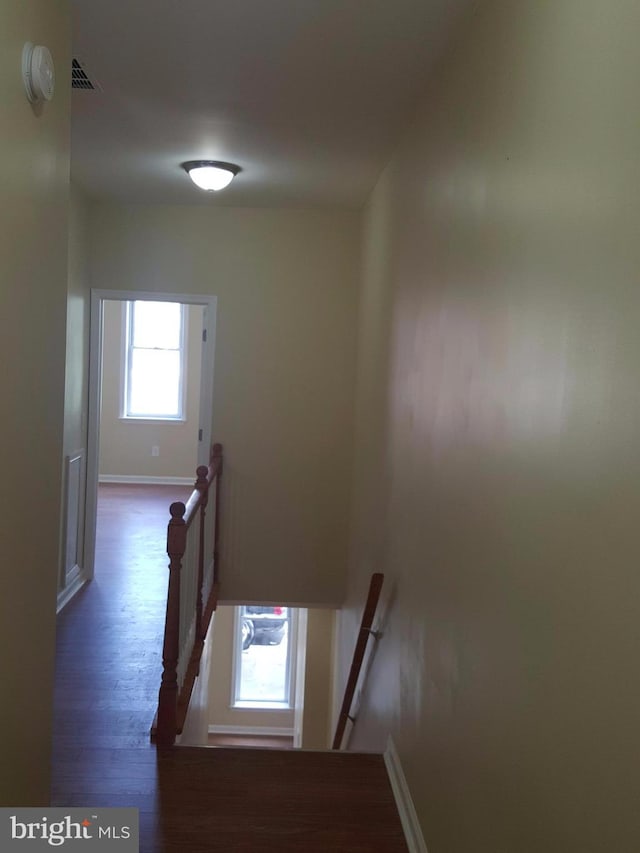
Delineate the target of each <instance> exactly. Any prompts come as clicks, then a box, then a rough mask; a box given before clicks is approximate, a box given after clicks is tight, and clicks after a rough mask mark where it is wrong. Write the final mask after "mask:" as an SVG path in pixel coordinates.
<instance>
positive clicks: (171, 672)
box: [156, 501, 187, 746]
mask: <svg viewBox="0 0 640 853" xmlns="http://www.w3.org/2000/svg"><path fill="white" fill-rule="evenodd" d="M169 512H170V513H171V521H170V522H169V526H168V530H167V554H168V555H169V591H168V593H167V615H166V619H165V629H164V645H163V647H162V666H163V670H162V683H161V685H160V694H159V696H158V725H157V731H156V742H157V744H158V746H172V745H173V743H174V742H175V739H176V733H177V719H176V708H177V702H178V657H179V654H180V648H179V644H180V573H181V571H182V558H183V556H184V552H185V550H186V544H187V528H186V525H185V521H184V514H185V512H186V507H185V505H184V504H183V503H182V502H181V501H176V502H175V503H172V504H171V506H170V507H169Z"/></svg>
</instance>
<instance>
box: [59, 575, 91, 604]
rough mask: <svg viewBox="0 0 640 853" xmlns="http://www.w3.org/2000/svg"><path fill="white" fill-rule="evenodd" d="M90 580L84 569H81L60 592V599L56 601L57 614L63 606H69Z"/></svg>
mask: <svg viewBox="0 0 640 853" xmlns="http://www.w3.org/2000/svg"><path fill="white" fill-rule="evenodd" d="M88 580H89V578H88V577H87V576H86V574H85V572H84V569H80V571H79V572H78V574H77V575H76V576H75V578H74V579H73V580H72V581H71V583H70V584H68V585H67V586H65V588H64V589H61V590H60V592H59V593H58V600H57V602H56V615H57V614H58V613H60V611H61V610H62V608H63V607H66V606H67V604H68V603H69V602H70V601H71V599H72V598H73V597H74V595H75V594H76V593H78V592H80V590H81V589H82V587H83V586H84V585H85V584H86V583H87V582H88Z"/></svg>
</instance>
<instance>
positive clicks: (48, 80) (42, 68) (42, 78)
mask: <svg viewBox="0 0 640 853" xmlns="http://www.w3.org/2000/svg"><path fill="white" fill-rule="evenodd" d="M22 79H23V81H24V88H25V91H26V93H27V98H29V100H30V101H31V103H32V104H35V103H37V102H38V101H50V100H51V99H52V98H53V90H54V88H55V85H56V73H55V69H54V67H53V59H52V57H51V53H50V52H49V48H47V47H43V45H41V44H38V45H35V46H34V45H32V44H31V42H30V41H28V42H27V43H26V44H25V46H24V48H23V49H22Z"/></svg>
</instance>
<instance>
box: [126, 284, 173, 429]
mask: <svg viewBox="0 0 640 853" xmlns="http://www.w3.org/2000/svg"><path fill="white" fill-rule="evenodd" d="M183 376H184V306H183V305H180V304H179V303H178V302H146V301H136V302H127V304H126V358H125V381H124V405H123V416H124V417H125V418H155V419H161V420H182V419H183V418H184V400H183V397H184V395H183V381H182V380H183Z"/></svg>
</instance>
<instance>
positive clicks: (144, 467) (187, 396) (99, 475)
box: [84, 290, 217, 580]
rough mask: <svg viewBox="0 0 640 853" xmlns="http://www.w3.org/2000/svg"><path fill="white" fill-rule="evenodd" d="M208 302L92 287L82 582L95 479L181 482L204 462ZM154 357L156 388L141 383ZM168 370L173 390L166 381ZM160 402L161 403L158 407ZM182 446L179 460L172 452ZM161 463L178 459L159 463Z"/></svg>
mask: <svg viewBox="0 0 640 853" xmlns="http://www.w3.org/2000/svg"><path fill="white" fill-rule="evenodd" d="M216 301H217V300H216V297H215V296H202V295H185V294H164V293H150V292H137V291H111V290H94V291H92V293H91V329H90V341H89V350H90V365H89V420H88V437H87V488H86V502H85V503H86V510H85V536H84V542H85V547H84V571H85V575H86V579H87V580H89V579H91V578H92V577H93V575H94V572H95V548H96V521H97V508H98V485H99V483H100V482H102V483H134V482H135V483H146V484H158V483H165V484H175V485H181V486H182V485H186V484H189V483H193V482H194V481H195V477H196V473H195V471H196V468H197V466H198V465H206V464H207V463H208V460H209V451H210V446H211V420H212V408H213V373H214V348H215V322H216ZM136 306H138V310H136ZM170 306H176V309H175V310H173V309H171V308H170ZM173 315H175V316H176V317H178V318H179V325H178V327H177V331H175V330H173V331H172V329H171V328H170V327H169V326H170V323H169V321H170V319H171V316H173ZM163 323H164V324H165V326H166V328H165V331H164V333H163V332H162V328H161V327H162V325H163ZM167 323H169V326H167ZM152 363H155V364H156V365H158V366H160V368H161V369H162V370H163V371H164V374H165V377H166V381H164V382H160V383H156V388H157V393H155V394H154V393H151V384H150V383H149V381H148V376H149V373H148V371H149V370H150V369H151V367H152V366H153V365H152ZM190 363H191V365H192V366H194V367H195V368H196V370H195V371H192V372H191V373H192V374H193V373H196V374H197V379H195V380H193V381H191V386H192V387H191V388H189V383H190V372H189V364H190ZM182 367H184V370H182ZM145 370H146V371H147V372H146V373H145ZM171 377H173V380H172V382H173V384H175V388H174V389H173V390H171V389H170V388H168V386H169V385H170V384H171V382H170V381H169V380H170V379H171ZM154 406H155V407H156V408H155V409H154V408H153V407H154ZM158 406H160V408H163V407H164V408H168V410H167V411H166V412H164V411H162V412H161V411H160V410H159V409H158V408H157V407H158ZM188 410H189V411H188ZM189 421H190V424H188V422H189ZM181 427H185V428H187V429H184V430H182V434H183V435H182V438H184V436H185V435H186V434H187V433H188V428H190V429H191V430H192V435H193V436H194V439H193V442H192V443H190V440H181V435H180V433H181ZM161 436H162V438H161ZM180 454H182V456H183V458H182V460H179V459H178V457H179V456H180ZM184 454H187V460H188V461H185V458H184ZM161 463H168V464H169V465H170V464H172V463H173V464H175V465H177V467H175V468H173V469H172V468H170V467H169V468H167V467H164V468H163V467H162V464H161ZM189 463H190V464H189ZM132 466H133V467H134V468H135V470H133V471H132V470H131V467H132ZM188 467H191V472H189V471H188ZM178 470H180V472H181V473H177V472H178ZM171 471H173V472H174V473H171ZM167 510H168V507H167Z"/></svg>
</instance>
